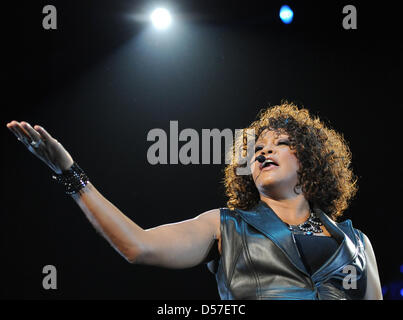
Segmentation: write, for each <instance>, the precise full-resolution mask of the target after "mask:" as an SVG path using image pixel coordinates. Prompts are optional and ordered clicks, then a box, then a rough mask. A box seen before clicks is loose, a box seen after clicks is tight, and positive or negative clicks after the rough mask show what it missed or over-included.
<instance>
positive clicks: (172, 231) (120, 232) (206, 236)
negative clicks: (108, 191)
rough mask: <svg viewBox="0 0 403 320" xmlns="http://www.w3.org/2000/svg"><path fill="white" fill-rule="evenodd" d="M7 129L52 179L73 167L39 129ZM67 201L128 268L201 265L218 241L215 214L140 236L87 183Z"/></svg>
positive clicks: (13, 123)
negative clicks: (130, 265) (133, 265)
mask: <svg viewBox="0 0 403 320" xmlns="http://www.w3.org/2000/svg"><path fill="white" fill-rule="evenodd" d="M7 128H9V129H10V130H11V131H12V132H13V133H14V134H15V136H16V137H17V138H18V140H19V141H20V142H22V143H23V144H24V145H25V146H26V147H27V149H28V150H29V151H30V152H31V153H33V154H34V155H35V156H36V157H38V158H39V159H41V160H42V161H43V162H45V164H47V165H48V166H49V167H50V168H51V169H52V170H53V171H54V172H55V173H58V174H60V173H61V172H63V171H64V170H67V169H69V168H70V167H71V166H72V165H73V163H74V161H73V158H72V157H71V156H70V154H69V153H68V152H67V151H66V150H65V149H64V147H63V146H62V145H61V144H60V142H58V141H57V140H56V139H55V138H53V137H52V136H51V135H50V134H49V133H48V132H47V131H46V130H45V129H44V128H43V127H41V126H38V125H36V126H34V127H31V125H30V124H29V123H27V122H24V121H22V122H21V123H20V122H17V121H11V122H10V123H8V124H7ZM72 197H73V199H74V200H75V201H76V203H77V204H78V206H79V207H80V208H81V210H82V211H83V212H84V214H85V215H86V217H87V218H88V220H89V221H90V222H91V224H92V225H93V226H94V227H95V229H96V230H97V231H98V232H99V233H100V234H101V235H102V236H103V237H104V238H105V239H106V240H107V241H108V242H109V243H110V244H111V245H112V246H113V247H114V248H115V249H116V250H117V251H118V252H119V253H120V254H121V255H122V256H123V257H125V259H126V260H127V261H129V262H131V263H143V264H150V265H156V266H162V267H168V268H187V267H192V266H195V265H197V264H199V263H201V262H202V261H203V260H204V258H205V257H206V255H207V254H208V251H209V249H210V247H211V245H212V244H213V242H214V240H215V239H218V238H219V232H220V228H219V224H220V218H219V216H220V212H219V209H214V210H210V211H207V212H205V213H202V214H200V215H198V216H197V217H195V218H194V219H189V220H186V221H182V222H178V223H172V224H166V225H162V226H158V227H155V228H151V229H148V230H144V229H143V228H141V227H140V226H138V225H137V224H136V223H134V222H133V221H132V220H130V219H129V218H128V217H127V216H126V215H124V214H123V213H122V212H121V211H120V210H119V209H118V208H117V207H116V206H114V205H113V204H112V203H111V202H110V201H108V200H107V199H106V198H105V197H104V196H103V195H102V194H101V193H100V192H99V191H98V190H97V189H96V188H95V187H94V186H93V185H92V184H91V183H88V184H87V185H86V186H85V187H84V188H82V189H81V190H80V191H79V192H78V193H75V194H72Z"/></svg>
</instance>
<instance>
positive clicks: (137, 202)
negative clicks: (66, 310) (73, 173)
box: [0, 0, 403, 299]
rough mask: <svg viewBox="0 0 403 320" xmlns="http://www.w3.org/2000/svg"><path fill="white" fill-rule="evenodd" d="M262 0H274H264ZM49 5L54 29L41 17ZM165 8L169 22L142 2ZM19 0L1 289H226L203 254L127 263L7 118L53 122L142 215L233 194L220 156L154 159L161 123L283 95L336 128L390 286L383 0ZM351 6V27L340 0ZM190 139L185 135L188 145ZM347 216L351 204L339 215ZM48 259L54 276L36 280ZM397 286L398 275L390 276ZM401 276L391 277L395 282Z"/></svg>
mask: <svg viewBox="0 0 403 320" xmlns="http://www.w3.org/2000/svg"><path fill="white" fill-rule="evenodd" d="M262 3H264V4H262ZM46 4H53V5H55V6H56V8H57V10H58V11H57V13H58V29H57V30H44V29H43V28H42V19H43V17H44V14H42V8H43V7H44V6H45V5H46ZM154 4H156V5H161V4H162V5H164V4H165V5H166V6H167V7H168V8H170V9H171V11H172V13H173V15H174V19H175V21H176V23H175V25H173V27H172V28H171V29H169V30H166V31H164V32H156V31H154V30H152V28H151V27H150V25H149V23H148V22H146V21H145V22H140V21H136V20H135V19H133V17H132V16H131V15H132V14H138V15H141V14H143V15H148V14H149V12H150V10H151V9H152V8H153V7H154ZM282 4H285V2H281V1H266V2H254V1H243V2H236V1H223V0H220V1H172V2H167V1H165V2H161V1H160V2H154V1H128V0H125V1H123V0H114V1H93V0H85V1H77V0H69V1H67V0H64V1H50V0H49V1H25V2H24V1H18V2H14V3H8V4H7V5H4V7H3V14H4V15H5V17H4V19H3V21H2V22H3V24H4V26H3V28H2V31H3V34H4V36H3V41H2V42H3V44H5V46H4V47H3V53H5V54H6V57H5V58H4V60H3V65H4V66H5V68H6V72H5V73H3V77H4V78H5V80H6V81H5V84H3V90H2V91H3V92H2V95H3V103H2V113H3V116H2V131H1V132H2V142H3V146H5V148H4V149H5V153H4V154H3V157H2V158H3V159H2V160H3V165H2V170H3V171H2V177H3V178H2V186H3V192H2V196H3V201H2V203H3V206H2V209H1V222H0V223H1V245H2V249H1V252H2V255H1V265H2V268H4V270H3V272H2V275H3V279H2V285H1V294H2V298H6V299H10V298H11V299H118V298H123V299H218V298H219V296H218V292H217V288H216V283H215V279H214V277H213V275H212V274H210V273H209V272H208V270H207V268H206V267H205V266H204V265H201V266H198V267H195V268H191V269H186V270H169V269H162V268H157V267H150V266H138V265H130V264H128V263H127V262H126V261H125V260H124V259H123V258H122V257H121V256H120V255H119V254H118V253H116V252H115V251H114V250H113V249H112V248H111V247H110V246H109V245H108V244H107V242H106V241H105V240H104V239H103V238H102V237H101V236H99V235H98V234H97V233H96V232H95V230H94V229H93V227H92V226H91V225H90V224H89V222H88V221H87V220H86V218H85V216H84V214H83V213H82V212H81V210H80V209H79V207H78V206H77V205H76V204H75V202H74V201H73V200H72V199H71V198H70V197H69V196H66V195H64V194H63V190H62V188H61V187H60V186H58V185H56V184H55V183H54V182H53V181H52V179H51V173H52V172H51V170H50V169H49V168H48V167H47V166H46V165H44V164H43V163H41V162H40V161H39V160H38V159H36V158H35V157H34V156H33V155H32V154H30V153H29V152H28V151H27V150H26V149H25V147H24V146H23V145H22V144H20V143H18V141H17V140H16V139H15V137H14V136H13V134H12V133H11V132H9V130H8V129H7V128H6V123H7V122H9V121H11V120H18V121H22V120H25V121H27V122H29V123H31V125H35V124H39V125H42V126H44V127H45V128H46V129H47V130H48V131H49V132H50V133H51V134H52V135H53V136H54V137H56V138H57V139H58V140H59V141H60V142H61V143H62V144H63V145H64V146H65V148H66V149H67V150H68V151H69V152H70V153H71V154H72V156H73V158H74V159H75V160H76V161H77V162H78V163H79V164H80V166H81V167H82V168H84V169H85V171H86V172H87V174H88V175H89V177H90V178H91V181H92V183H93V184H94V185H95V186H96V187H97V188H98V190H99V191H100V192H101V193H102V194H103V195H104V196H105V197H106V198H107V199H108V200H110V201H111V202H112V203H113V204H115V205H116V206H117V207H118V208H119V209H121V210H122V212H124V213H125V214H126V215H127V216H128V217H130V218H131V219H133V220H134V221H135V222H136V223H138V224H139V225H140V226H142V227H143V228H150V227H153V226H156V225H160V224H164V223H170V222H176V221H180V220H184V219H189V218H192V217H194V216H196V215H197V214H199V213H202V212H204V211H206V210H210V209H213V208H218V207H223V206H225V205H226V204H225V203H226V198H225V195H224V188H223V186H222V183H221V180H222V178H223V169H224V164H223V165H213V164H210V165H188V166H186V165H182V164H179V165H155V166H152V165H150V164H149V163H148V161H147V150H148V148H149V147H150V146H151V144H152V142H148V141H147V140H146V137H147V133H148V132H149V131H150V130H151V129H153V128H162V129H164V130H166V131H167V132H169V121H172V120H177V121H179V130H182V129H185V128H194V129H196V130H197V131H198V132H199V134H201V129H202V128H207V129H213V128H218V129H220V130H223V129H225V128H230V129H232V130H235V129H237V128H243V127H246V126H248V125H249V124H250V122H252V121H253V120H255V117H256V114H257V112H258V111H259V110H260V109H262V108H264V107H267V106H269V105H275V104H279V103H280V102H281V100H282V99H287V100H289V101H292V102H295V103H296V104H298V105H300V106H305V107H306V108H308V109H309V110H311V112H312V113H313V114H315V115H318V116H320V117H321V118H322V119H323V120H324V121H326V123H329V124H330V125H331V126H332V127H333V128H334V129H336V130H338V131H340V132H342V133H343V134H344V136H345V138H346V139H347V140H348V141H349V143H350V147H351V150H352V153H353V168H354V170H355V172H356V174H357V175H358V177H359V187H360V189H359V192H358V194H357V197H356V199H355V201H354V202H353V203H352V205H351V207H350V208H349V209H348V210H347V212H346V213H345V218H348V219H352V221H353V224H354V226H355V227H356V228H359V229H360V230H362V231H363V232H364V233H366V234H367V235H368V237H369V239H370V240H371V242H372V246H373V248H374V251H375V254H376V257H377V260H378V266H379V273H380V277H381V281H382V285H383V289H384V292H385V298H390V299H391V298H396V297H398V295H396V292H397V291H396V290H400V289H396V288H400V287H398V286H399V284H398V282H397V281H401V278H402V275H401V273H400V269H399V268H400V266H401V265H402V264H403V258H402V252H403V244H402V243H403V241H402V240H401V239H402V236H401V230H402V217H401V214H402V210H401V206H400V202H401V183H400V180H401V176H402V167H401V152H400V151H401V150H400V149H401V138H402V135H401V133H400V129H401V108H402V102H401V98H400V93H401V71H402V68H401V62H402V60H401V56H402V54H401V52H402V44H401V43H402V42H401V32H400V29H401V28H400V26H399V21H398V20H397V18H398V15H399V13H398V11H397V10H396V8H393V7H390V6H389V5H388V6H387V5H386V4H385V5H383V3H378V2H374V3H372V2H370V1H367V2H357V1H339V2H338V1H332V4H329V1H316V2H308V1H288V2H287V3H286V4H288V5H290V6H291V7H292V8H293V10H294V14H295V17H294V21H293V22H292V23H291V24H290V25H285V24H283V23H282V22H281V21H280V19H279V18H278V10H279V8H280V6H281V5H282ZM348 4H353V5H355V6H356V8H357V16H358V19H357V22H358V29H357V30H344V29H343V27H342V20H343V17H344V14H343V13H342V9H343V7H344V6H345V5H348ZM182 144H183V143H181V144H180V145H182ZM343 219H344V218H343ZM48 264H51V265H54V266H56V268H57V271H58V289H57V290H49V291H46V290H44V289H43V288H42V278H43V277H44V275H43V274H42V268H43V267H44V266H45V265H48ZM393 286H395V287H393ZM393 290H394V291H393Z"/></svg>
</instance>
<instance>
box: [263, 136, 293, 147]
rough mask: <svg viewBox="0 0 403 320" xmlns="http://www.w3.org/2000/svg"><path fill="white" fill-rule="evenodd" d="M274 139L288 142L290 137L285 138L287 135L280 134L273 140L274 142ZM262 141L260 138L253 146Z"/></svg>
mask: <svg viewBox="0 0 403 320" xmlns="http://www.w3.org/2000/svg"><path fill="white" fill-rule="evenodd" d="M276 139H288V140H289V139H290V137H289V136H287V135H285V134H280V135H279V136H277V137H275V138H274V140H276ZM262 140H263V139H262V138H259V139H258V140H256V143H255V145H256V144H258V143H263V141H262Z"/></svg>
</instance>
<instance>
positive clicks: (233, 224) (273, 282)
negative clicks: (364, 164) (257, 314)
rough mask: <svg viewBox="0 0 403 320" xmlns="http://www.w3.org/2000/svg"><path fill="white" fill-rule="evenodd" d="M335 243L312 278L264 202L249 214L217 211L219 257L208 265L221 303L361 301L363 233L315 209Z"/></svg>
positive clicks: (283, 227)
mask: <svg viewBox="0 0 403 320" xmlns="http://www.w3.org/2000/svg"><path fill="white" fill-rule="evenodd" d="M314 211H315V212H316V214H317V216H318V217H319V219H320V220H321V221H322V223H323V224H324V226H325V227H326V229H327V230H328V231H329V233H330V234H331V235H332V236H333V237H334V238H335V239H336V240H337V241H338V243H339V246H338V249H337V250H336V252H335V253H334V254H333V255H332V256H331V257H330V258H329V259H328V260H327V261H326V262H325V263H324V264H323V265H322V266H321V267H320V268H319V269H318V270H317V271H316V272H315V273H313V274H312V275H310V274H309V273H308V272H307V270H306V268H305V266H304V264H303V262H302V260H301V257H300V253H299V251H298V247H297V246H296V243H295V238H294V236H293V234H292V232H291V231H290V230H289V229H288V228H287V226H286V224H285V223H284V222H283V221H281V220H280V218H279V217H278V216H277V215H276V214H275V213H274V211H273V210H272V209H271V208H269V207H268V206H267V205H266V204H265V203H264V202H262V201H260V202H259V204H258V205H257V206H256V207H255V208H253V209H252V210H250V211H245V210H239V209H236V210H230V209H228V208H221V209H220V216H221V249H222V250H221V256H220V257H219V258H218V260H215V261H211V262H210V263H209V264H208V268H209V269H210V271H212V272H213V273H215V277H216V281H217V284H218V292H219V294H220V297H221V299H223V300H227V299H244V300H247V299H254V300H271V299H275V300H276V299H282V300H290V299H291V300H302V299H303V300H344V299H363V297H364V295H365V291H366V278H367V276H366V257H365V250H364V245H363V243H364V242H363V238H362V232H361V231H359V230H357V229H354V228H353V226H352V224H351V221H350V220H345V221H343V222H341V223H336V222H334V221H333V220H331V219H330V218H329V217H328V216H327V215H326V214H325V213H323V212H322V211H321V210H318V209H315V210H314Z"/></svg>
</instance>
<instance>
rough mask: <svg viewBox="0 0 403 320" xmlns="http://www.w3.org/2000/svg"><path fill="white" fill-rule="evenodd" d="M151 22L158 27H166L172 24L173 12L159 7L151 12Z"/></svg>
mask: <svg viewBox="0 0 403 320" xmlns="http://www.w3.org/2000/svg"><path fill="white" fill-rule="evenodd" d="M150 18H151V22H152V23H153V25H154V27H156V28H157V29H160V30H162V29H166V28H168V27H169V25H170V24H171V21H172V18H171V14H170V13H169V11H168V10H167V9H164V8H158V9H155V10H154V11H153V12H152V13H151V16H150Z"/></svg>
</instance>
